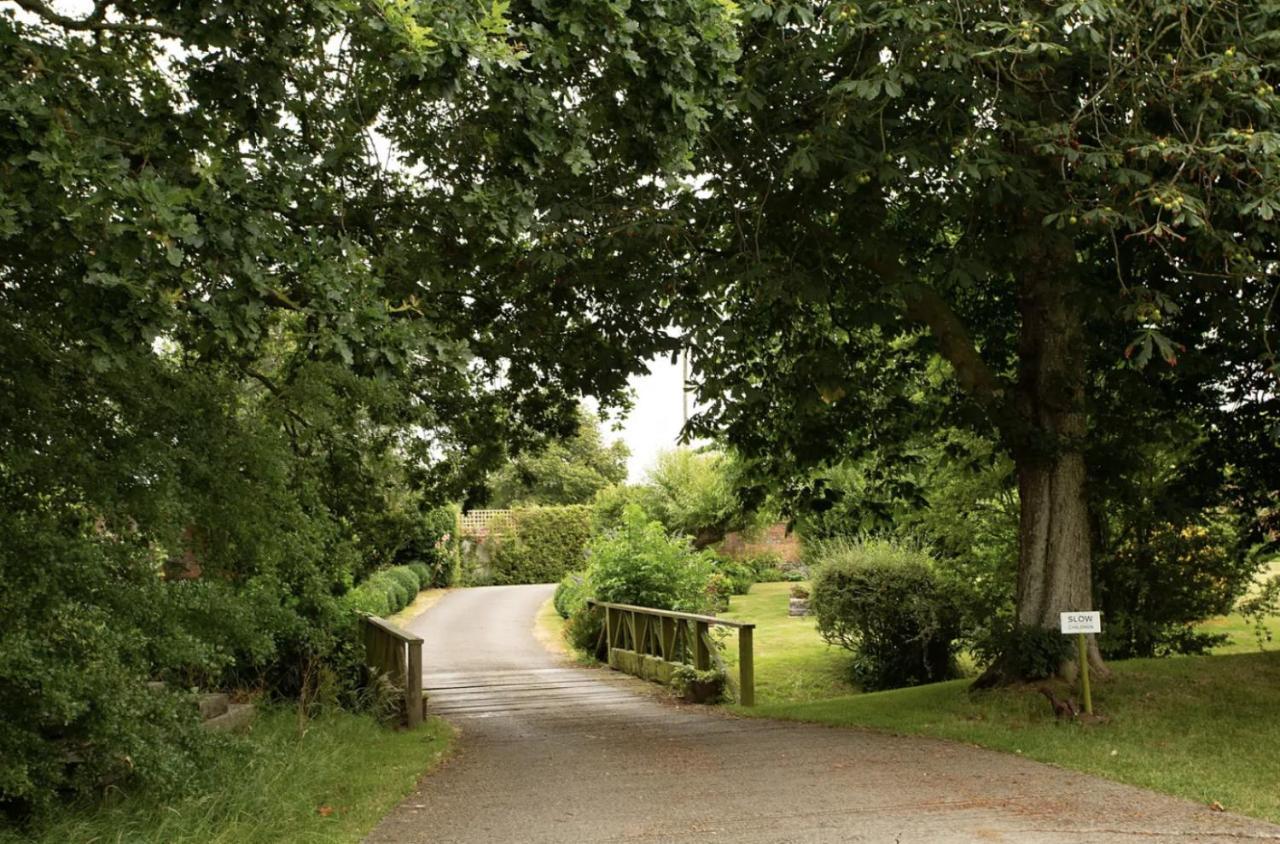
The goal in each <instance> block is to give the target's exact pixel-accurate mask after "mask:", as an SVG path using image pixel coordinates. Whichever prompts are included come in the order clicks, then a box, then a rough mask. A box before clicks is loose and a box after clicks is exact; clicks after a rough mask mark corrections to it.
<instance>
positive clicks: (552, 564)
mask: <svg viewBox="0 0 1280 844" xmlns="http://www.w3.org/2000/svg"><path fill="white" fill-rule="evenodd" d="M590 539H591V507H590V506H588V505H585V504H574V505H568V506H563V507H527V508H520V509H516V510H513V511H512V513H511V521H510V525H509V527H507V528H506V529H505V530H504V531H503V534H502V536H501V537H500V538H499V539H498V541H497V543H496V549H495V551H494V554H493V561H492V564H491V570H492V573H493V582H494V583H496V584H511V583H555V582H557V581H559V580H560V578H562V577H564V575H565V574H566V573H567V572H570V571H574V570H576V569H580V568H582V563H583V558H584V553H585V549H586V546H587V543H588V542H589V541H590Z"/></svg>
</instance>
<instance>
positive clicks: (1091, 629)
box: [1060, 612, 1102, 715]
mask: <svg viewBox="0 0 1280 844" xmlns="http://www.w3.org/2000/svg"><path fill="white" fill-rule="evenodd" d="M1060 620H1061V623H1062V632H1063V633H1064V634H1071V633H1074V634H1076V643H1077V644H1078V645H1079V647H1080V656H1079V657H1078V659H1079V665H1080V696H1081V697H1082V698H1084V711H1085V713H1086V714H1088V715H1092V714H1093V695H1092V694H1091V693H1090V691H1089V641H1088V639H1087V638H1086V636H1087V635H1088V634H1090V633H1101V632H1102V613H1100V612H1064V613H1061V614H1060Z"/></svg>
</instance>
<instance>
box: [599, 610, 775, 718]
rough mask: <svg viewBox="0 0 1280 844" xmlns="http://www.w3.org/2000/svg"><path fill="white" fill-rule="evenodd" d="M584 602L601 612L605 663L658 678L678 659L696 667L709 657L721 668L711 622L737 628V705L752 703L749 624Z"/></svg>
mask: <svg viewBox="0 0 1280 844" xmlns="http://www.w3.org/2000/svg"><path fill="white" fill-rule="evenodd" d="M590 605H591V606H593V607H596V608H598V609H601V610H603V611H604V635H605V638H606V640H607V644H608V653H609V665H610V666H611V667H613V668H616V669H618V670H619V671H625V672H627V673H628V674H635V675H637V676H639V677H644V678H645V679H648V680H657V681H658V682H661V683H670V682H671V677H672V674H673V673H674V671H675V668H676V666H678V665H681V664H692V665H693V667H694V668H695V669H697V670H699V671H709V670H710V669H711V666H712V664H713V662H714V663H715V664H717V665H718V666H719V667H720V668H723V667H724V664H723V663H722V662H721V661H720V655H719V652H718V649H717V647H716V643H715V642H714V641H712V639H711V627H712V626H715V625H719V626H721V627H732V628H737V631H738V701H739V703H741V704H742V705H743V706H754V705H755V702H756V670H755V655H754V653H753V651H752V648H753V641H752V640H753V638H754V635H755V628H756V626H755V625H754V624H749V623H747V622H742V621H726V620H724V619H720V618H716V617H715V616H711V615H696V614H694V613H686V612H675V611H672V610H655V609H652V608H650V607H636V606H632V605H631V604H609V603H603V602H600V601H591V602H590Z"/></svg>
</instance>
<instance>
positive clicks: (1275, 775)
mask: <svg viewBox="0 0 1280 844" xmlns="http://www.w3.org/2000/svg"><path fill="white" fill-rule="evenodd" d="M789 587H790V584H757V585H756V586H755V587H754V588H753V589H752V590H751V593H750V594H749V595H746V596H742V597H735V598H733V600H732V608H731V612H728V613H722V616H724V617H726V618H729V617H731V618H735V619H741V620H750V621H754V622H755V623H756V625H757V626H756V635H755V644H756V689H757V692H756V697H757V701H758V705H757V706H756V707H755V708H753V709H749V710H748V709H742V708H741V707H734V709H735V710H736V711H738V712H739V713H741V714H743V715H750V716H753V717H766V718H782V719H788V720H799V721H812V722H817V723H823V724H832V725H837V726H853V727H867V728H872V729H877V730H883V731H887V732H893V733H900V734H914V735H927V736H935V737H938V738H945V739H953V740H956V741H962V742H968V743H971V744H977V745H981V746H983V747H989V748H993V749H996V750H1003V751H1008V752H1011V753H1018V754H1021V755H1024V756H1028V757H1030V758H1033V759H1038V760H1040V761H1044V762H1051V763H1054V764H1058V765H1062V766H1064V767H1067V768H1074V769H1076V770H1080V771H1085V772H1088V773H1093V774H1098V775H1100V776H1104V777H1107V778H1109V779H1114V780H1118V781H1120V782H1126V783H1130V784H1133V785H1139V786H1144V787H1147V788H1152V789H1155V790H1157V791H1163V792H1166V793H1169V794H1175V795H1179V796H1182V797H1187V798H1190V799H1192V800H1197V801H1201V802H1204V803H1212V802H1214V801H1217V802H1220V803H1221V804H1223V805H1224V806H1225V807H1226V808H1228V809H1231V810H1233V811H1238V812H1242V813H1244V814H1250V815H1255V816H1257V817H1262V818H1267V819H1269V820H1274V821H1280V788H1277V783H1280V729H1278V728H1277V724H1276V702H1277V699H1278V698H1277V695H1278V694H1280V650H1270V651H1268V652H1265V653H1262V652H1259V651H1258V647H1257V644H1256V642H1255V641H1254V639H1253V636H1252V630H1251V629H1248V630H1246V629H1245V627H1244V624H1243V621H1242V620H1235V621H1233V620H1231V619H1230V618H1228V619H1225V620H1223V621H1222V626H1223V627H1224V628H1228V630H1227V632H1234V633H1236V634H1238V638H1237V643H1236V645H1237V647H1238V648H1239V650H1240V651H1241V652H1239V653H1233V654H1220V655H1215V656H1206V657H1174V658H1169V659H1161V660H1129V661H1125V662H1116V663H1112V665H1111V668H1112V670H1113V672H1114V676H1113V678H1112V679H1110V680H1108V681H1105V682H1098V683H1095V685H1094V697H1095V704H1096V709H1097V711H1098V712H1099V713H1100V714H1102V715H1105V716H1106V717H1107V719H1109V720H1107V721H1106V722H1105V723H1100V724H1094V725H1090V726H1083V725H1081V724H1078V723H1064V722H1059V721H1058V720H1056V719H1055V718H1054V717H1053V715H1052V713H1051V712H1050V710H1049V706H1048V704H1047V702H1046V701H1045V700H1044V698H1043V697H1041V696H1040V695H1039V694H1038V693H1037V692H1036V689H1035V688H1034V687H1019V688H1011V689H1001V690H997V691H992V692H981V693H970V692H969V690H968V686H969V682H970V681H969V680H957V681H953V682H950V683H938V684H935V685H930V686H922V687H918V688H912V689H898V690H894V691H888V692H878V693H873V694H855V693H853V692H854V691H855V690H853V689H852V687H851V686H849V685H848V683H847V681H846V680H845V676H847V674H846V672H847V667H848V659H847V657H846V656H845V655H844V654H843V652H842V651H840V650H838V649H835V648H832V647H830V646H828V645H827V644H826V643H825V642H823V641H822V639H821V638H820V637H819V636H818V634H817V630H816V628H815V626H814V624H813V620H812V619H793V618H790V617H789V616H788V615H787V597H788V591H789ZM1232 625H1235V628H1236V629H1234V630H1232V629H1230V628H1231V627H1232ZM1246 632H1247V634H1248V635H1243V634H1244V633H1246ZM726 650H727V652H728V653H727V655H732V654H733V652H734V648H732V647H729V648H727V649H726Z"/></svg>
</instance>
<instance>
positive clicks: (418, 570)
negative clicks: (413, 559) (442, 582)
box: [407, 563, 435, 589]
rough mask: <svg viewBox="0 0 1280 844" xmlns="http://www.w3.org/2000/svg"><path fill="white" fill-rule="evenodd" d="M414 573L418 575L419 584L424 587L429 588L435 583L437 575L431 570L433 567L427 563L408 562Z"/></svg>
mask: <svg viewBox="0 0 1280 844" xmlns="http://www.w3.org/2000/svg"><path fill="white" fill-rule="evenodd" d="M407 565H408V567H409V568H410V569H412V570H413V573H414V574H416V575H417V576H418V585H419V587H420V588H422V589H428V588H430V587H431V586H432V585H434V583H435V576H434V574H433V573H432V571H431V567H430V566H428V565H427V564H426V563H408V564H407Z"/></svg>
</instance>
